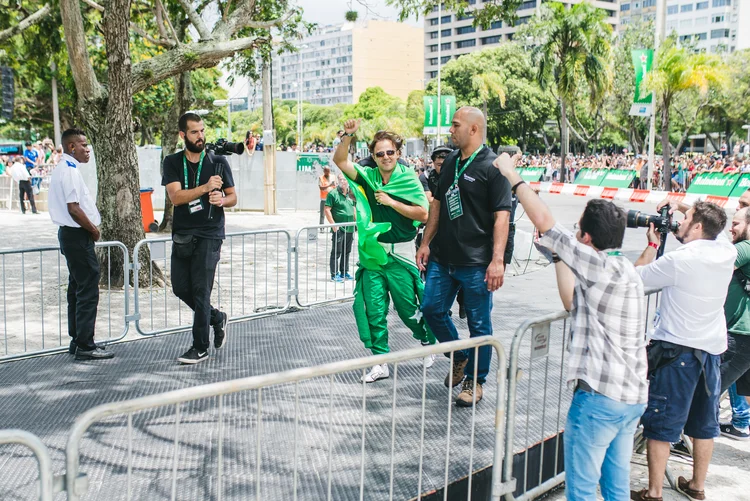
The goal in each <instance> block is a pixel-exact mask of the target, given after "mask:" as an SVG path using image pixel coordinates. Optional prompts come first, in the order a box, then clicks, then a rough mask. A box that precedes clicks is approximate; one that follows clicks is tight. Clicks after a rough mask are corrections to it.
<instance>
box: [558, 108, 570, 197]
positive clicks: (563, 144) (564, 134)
mask: <svg viewBox="0 0 750 501" xmlns="http://www.w3.org/2000/svg"><path fill="white" fill-rule="evenodd" d="M568 147H569V144H568V112H567V109H566V106H565V100H563V99H560V182H561V183H564V182H566V181H567V179H568V170H567V168H566V167H565V160H566V158H565V157H567V156H568Z"/></svg>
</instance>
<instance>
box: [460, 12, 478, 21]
mask: <svg viewBox="0 0 750 501" xmlns="http://www.w3.org/2000/svg"><path fill="white" fill-rule="evenodd" d="M466 19H474V14H473V13H471V12H467V13H465V14H464V15H463V16H459V15H456V21H464V20H466Z"/></svg>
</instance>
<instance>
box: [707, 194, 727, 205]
mask: <svg viewBox="0 0 750 501" xmlns="http://www.w3.org/2000/svg"><path fill="white" fill-rule="evenodd" d="M728 200H729V197H717V196H714V195H709V196H707V197H706V202H711V203H713V204H716V205H718V206H719V207H724V206H725V205H726V204H727V201H728Z"/></svg>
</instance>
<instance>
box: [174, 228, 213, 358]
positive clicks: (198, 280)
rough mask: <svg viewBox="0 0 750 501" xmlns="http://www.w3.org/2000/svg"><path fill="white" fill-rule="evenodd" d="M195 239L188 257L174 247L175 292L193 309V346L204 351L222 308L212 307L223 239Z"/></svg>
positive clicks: (206, 348)
mask: <svg viewBox="0 0 750 501" xmlns="http://www.w3.org/2000/svg"><path fill="white" fill-rule="evenodd" d="M195 240H196V242H195V249H194V250H193V254H192V256H190V257H189V258H178V257H177V256H176V255H175V246H174V245H173V246H172V271H171V275H172V291H173V292H174V294H175V296H177V297H178V298H180V299H181V300H182V302H183V303H185V304H186V305H188V307H189V308H190V309H191V310H193V312H194V314H193V348H195V349H196V350H198V351H201V352H203V351H206V350H208V347H209V345H210V340H209V329H210V328H211V326H212V325H214V324H216V323H217V322H218V321H219V313H220V312H219V310H217V309H216V308H214V307H213V306H211V291H212V290H213V287H214V275H215V274H216V265H218V264H219V258H220V257H221V243H222V241H221V240H219V239H211V238H197V237H196V238H195Z"/></svg>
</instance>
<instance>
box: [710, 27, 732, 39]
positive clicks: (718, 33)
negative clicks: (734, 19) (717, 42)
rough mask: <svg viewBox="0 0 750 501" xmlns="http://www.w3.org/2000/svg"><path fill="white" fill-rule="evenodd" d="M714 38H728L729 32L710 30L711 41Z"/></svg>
mask: <svg viewBox="0 0 750 501" xmlns="http://www.w3.org/2000/svg"><path fill="white" fill-rule="evenodd" d="M714 38H729V30H728V29H726V30H724V29H722V30H711V39H714Z"/></svg>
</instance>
